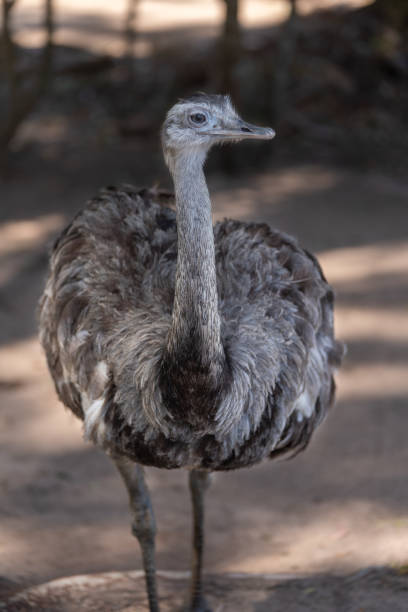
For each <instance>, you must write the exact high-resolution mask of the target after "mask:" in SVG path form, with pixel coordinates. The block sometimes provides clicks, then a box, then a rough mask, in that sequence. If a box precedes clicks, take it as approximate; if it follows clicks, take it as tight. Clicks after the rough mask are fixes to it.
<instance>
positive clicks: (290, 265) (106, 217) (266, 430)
mask: <svg viewBox="0 0 408 612" xmlns="http://www.w3.org/2000/svg"><path fill="white" fill-rule="evenodd" d="M160 200H163V196H161V197H160V194H158V193H157V194H156V193H154V192H149V191H143V192H139V193H138V192H137V191H135V190H131V189H129V188H127V189H126V188H125V189H122V190H120V189H118V190H110V191H109V190H106V191H105V192H102V193H101V194H100V196H99V197H98V198H95V199H94V200H92V201H91V202H90V203H89V204H88V205H87V207H86V208H85V209H84V210H83V212H82V213H80V214H79V215H77V217H76V218H75V219H74V221H73V222H72V223H71V225H70V226H69V227H68V228H67V229H66V230H65V231H64V233H63V234H62V235H61V237H60V238H59V239H58V241H57V243H56V245H55V248H54V253H53V256H52V266H51V276H50V278H49V281H48V286H47V288H46V291H45V293H44V297H43V300H42V304H41V318H42V342H43V344H44V346H45V348H46V352H47V358H48V363H49V365H50V368H51V372H52V374H53V378H54V381H55V384H56V388H57V391H58V394H59V396H60V398H61V400H62V401H63V402H64V403H65V405H67V406H69V407H70V408H71V409H72V410H73V412H74V413H75V414H76V415H77V416H79V417H81V418H83V419H84V423H85V431H86V435H87V436H88V437H90V438H92V439H93V440H94V441H95V442H97V443H98V444H100V445H102V446H104V447H109V448H110V449H111V450H114V451H116V452H118V453H123V454H125V455H126V456H128V457H129V458H131V459H133V460H134V461H136V462H138V463H142V464H144V465H154V466H157V467H166V468H177V467H183V466H187V467H194V468H207V469H211V470H223V469H230V468H238V467H241V466H244V465H250V464H253V463H256V462H258V461H260V460H262V459H263V458H265V457H268V456H274V455H275V454H278V453H281V452H284V451H287V450H293V449H297V448H302V447H303V446H305V445H306V444H307V442H308V441H309V438H310V435H311V433H312V432H313V430H314V429H315V427H316V425H317V424H318V422H319V421H320V420H321V419H322V417H323V416H324V414H325V412H326V411H327V409H328V407H329V405H330V402H331V399H332V395H333V382H332V370H333V367H334V366H336V365H337V363H338V358H339V349H338V345H337V344H336V343H335V341H334V340H333V336H332V331H331V330H332V301H333V296H332V292H331V290H330V288H329V286H328V285H327V283H326V282H325V280H324V278H323V276H322V274H321V271H320V268H319V266H318V264H317V262H316V260H315V258H314V257H312V256H311V255H309V254H308V253H307V252H305V251H304V250H302V249H300V248H299V246H298V245H297V243H296V241H295V240H294V239H292V238H290V237H289V236H287V235H285V234H282V233H280V232H278V231H275V230H272V229H271V228H270V227H269V226H267V225H265V224H248V223H241V222H238V221H224V222H222V223H217V224H216V225H215V227H214V243H215V262H216V278H217V296H218V310H219V316H220V321H221V343H222V348H223V352H224V354H223V355H222V354H221V355H220V356H218V355H216V356H212V359H211V360H210V362H206V361H205V359H203V357H202V356H201V355H200V354H199V350H198V348H197V347H199V346H200V338H199V337H197V334H199V333H200V330H199V329H197V327H195V326H194V321H186V322H185V324H186V325H190V329H189V330H188V333H187V335H186V338H187V342H186V341H184V344H183V345H182V346H177V349H176V352H175V356H176V358H174V357H173V355H170V354H169V348H168V338H169V335H170V333H171V324H172V311H173V303H174V292H175V277H176V266H177V221H176V215H175V212H174V211H173V210H171V209H170V208H168V207H167V206H165V205H163V204H162V203H161V201H160Z"/></svg>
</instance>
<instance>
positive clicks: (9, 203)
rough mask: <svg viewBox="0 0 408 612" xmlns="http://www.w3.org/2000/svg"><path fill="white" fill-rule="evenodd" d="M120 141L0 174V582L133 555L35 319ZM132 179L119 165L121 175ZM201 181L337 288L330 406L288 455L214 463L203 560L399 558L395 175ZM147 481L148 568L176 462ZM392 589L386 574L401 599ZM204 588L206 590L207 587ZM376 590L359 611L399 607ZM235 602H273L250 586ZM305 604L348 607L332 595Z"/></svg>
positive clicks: (403, 204)
mask: <svg viewBox="0 0 408 612" xmlns="http://www.w3.org/2000/svg"><path fill="white" fill-rule="evenodd" d="M132 155H133V153H129V155H128V159H127V161H126V163H124V165H123V166H122V167H121V168H120V167H119V162H115V154H114V152H113V153H112V159H111V160H109V163H108V162H106V161H105V166H104V162H103V160H100V164H99V165H98V163H94V162H95V160H94V161H93V162H92V163H93V164H94V172H93V174H88V176H87V180H86V181H84V180H79V178H78V177H79V170H81V171H82V176H84V175H85V170H84V168H85V169H86V167H87V163H88V161H87V160H86V159H71V158H69V156H67V159H66V164H65V170H64V172H61V171H59V173H58V171H57V170H55V167H54V166H53V165H52V161H49V160H48V161H47V160H42V161H41V163H40V164H38V165H37V166H35V164H34V165H31V168H32V169H31V171H30V173H29V174H28V173H27V174H24V172H23V170H20V169H19V168H17V170H16V172H15V175H14V176H11V177H10V178H9V179H8V180H7V181H6V182H5V183H3V185H2V189H1V193H2V195H1V198H2V202H1V208H0V406H1V410H0V423H1V428H0V437H1V445H0V448H1V451H0V453H1V456H0V491H1V496H0V514H1V524H2V527H1V531H0V550H1V552H0V574H1V576H2V578H1V582H0V587H2V589H3V592H4V593H5V594H6V593H9V592H13V591H14V590H15V588H16V587H17V586H26V585H33V584H39V583H41V582H43V581H46V580H50V579H53V578H57V577H62V576H69V575H72V574H82V573H89V572H106V571H112V570H119V571H120V570H130V569H137V568H140V567H141V562H140V554H139V549H138V546H137V543H136V542H135V541H134V540H133V538H132V537H131V535H130V534H129V514H128V510H127V499H126V494H125V491H124V488H123V486H122V484H121V482H120V481H119V478H118V476H117V475H116V473H115V470H114V468H113V466H112V465H111V464H110V461H109V459H108V458H106V457H105V456H104V455H103V454H102V453H101V452H100V451H98V450H96V449H94V448H93V447H92V446H90V445H89V444H85V443H84V442H83V440H82V436H81V428H80V424H79V422H77V421H76V420H75V418H74V417H73V416H71V415H70V414H68V413H67V412H66V411H65V410H64V409H63V407H62V405H61V404H59V403H58V401H57V399H56V396H55V393H54V390H53V388H52V385H51V381H50V379H49V377H48V374H47V370H46V366H45V363H44V359H43V356H42V353H41V350H40V348H39V345H38V342H37V339H36V326H35V307H36V302H37V299H38V296H39V294H40V292H41V288H42V286H43V279H44V275H45V271H46V265H47V248H48V245H49V243H50V240H51V239H52V237H53V235H55V232H56V231H57V230H58V229H59V228H60V227H61V226H62V225H63V223H64V220H65V219H67V218H69V217H70V216H71V215H72V214H73V212H74V211H75V209H76V208H78V206H80V204H81V203H82V202H83V201H84V200H85V199H86V198H87V197H88V196H89V195H91V194H92V193H93V191H94V189H95V187H96V185H98V184H99V185H100V184H104V183H106V182H107V181H108V182H115V181H116V180H119V179H125V180H129V178H131V174H132V172H131V167H132V163H131V162H132ZM122 162H123V159H122ZM89 163H90V162H89ZM115 163H117V166H115ZM141 164H142V162H141ZM139 167H140V164H139ZM142 178H143V177H142V174H140V173H139V174H135V176H134V180H135V182H139V183H140V182H143V180H142ZM149 182H150V178H149ZM210 182H211V187H212V193H213V199H214V212H215V216H216V217H223V216H234V217H237V218H241V219H264V220H266V221H268V222H270V223H272V224H273V225H275V226H277V227H279V228H281V229H284V230H286V231H289V232H291V233H294V234H295V235H297V236H298V237H299V239H300V240H301V242H302V243H303V244H304V245H305V246H307V247H309V248H311V249H313V250H314V251H315V252H317V253H318V254H319V257H320V260H321V261H322V263H323V266H324V269H325V272H326V273H327V276H328V279H329V281H330V282H331V283H332V284H333V285H334V287H335V290H336V293H337V314H336V325H337V330H338V335H339V336H340V338H342V339H344V340H345V341H346V342H347V343H348V347H349V353H348V356H347V359H346V361H345V364H344V367H343V369H342V370H341V373H340V374H339V376H338V389H339V392H338V401H337V405H336V408H335V410H334V411H333V412H332V414H331V415H330V416H329V418H328V419H327V421H326V422H325V423H324V425H323V426H322V427H321V429H320V430H319V432H318V434H317V435H316V436H315V438H314V440H313V442H312V444H311V446H310V448H309V449H308V450H307V451H306V452H305V453H304V454H302V455H301V456H299V457H298V458H296V459H295V460H293V461H283V462H275V463H266V464H263V465H260V466H258V467H255V468H253V469H251V470H241V471H237V472H234V473H228V474H219V475H217V477H216V478H215V481H214V483H213V486H212V487H211V489H210V490H209V492H208V499H207V502H208V503H207V509H208V510H207V525H206V529H207V547H206V559H205V565H206V570H207V571H208V572H209V573H211V574H220V573H222V572H245V573H254V572H257V573H261V572H267V573H271V572H272V573H273V572H289V573H293V574H295V575H296V574H297V573H306V574H309V573H311V574H312V575H313V574H315V573H321V572H323V573H327V572H330V573H332V574H333V573H334V574H341V573H350V572H353V571H357V570H358V571H360V570H364V569H365V568H369V567H371V566H382V565H388V566H394V567H401V566H403V565H404V564H405V563H407V562H408V485H407V468H406V466H407V462H408V446H407V443H406V438H407V433H406V432H407V427H408V412H407V405H406V397H407V391H408V376H407V361H408V355H407V345H408V316H407V311H406V302H407V296H408V278H407V269H408V237H407V231H408V207H407V204H408V201H407V195H408V186H407V184H406V183H404V182H402V181H397V180H396V179H393V178H391V177H386V176H381V175H379V174H378V172H377V173H375V174H374V173H373V174H370V173H366V174H361V173H356V172H352V171H346V170H340V169H335V168H327V167H324V166H315V165H310V166H294V167H285V168H280V169H275V170H271V171H268V172H264V173H262V174H259V175H256V176H251V177H242V178H241V179H234V180H226V179H225V178H221V177H217V176H215V177H212V179H211V181H210ZM148 482H149V485H150V488H151V491H152V496H153V501H154V505H155V509H156V516H157V522H158V527H159V532H158V539H157V563H158V567H159V568H161V569H164V570H177V571H178V570H186V569H188V567H189V550H190V536H189V522H190V509H189V499H188V492H187V488H186V474H185V473H184V472H182V471H171V472H164V471H160V470H156V469H149V470H148ZM330 580H331V579H330ZM333 580H335V579H334V578H333ZM329 582H330V581H329ZM319 584H320V583H319ZM327 584H329V583H327ZM330 584H331V583H330ZM404 584H405V583H404ZM377 586H378V585H377ZM329 587H330V585H329V586H328V587H327V588H329ZM302 588H303V587H302ZM308 588H312V589H317V591H318V588H320V587H317V586H316V585H314V586H312V587H310V586H306V587H304V589H308ZM330 588H331V587H330ZM404 589H405V587H404V588H401V589H400V591H398V589H397V590H396V592H397V597H400V599H399V600H398V601H399V602H400V604H401V606H404V605H405V604H406V601H407V599H406V596H407V594H406V590H404ZM221 590H222V589H221ZM391 590H392V589H391ZM317 591H316V592H317ZM311 592H312V591H310V593H311ZM214 593H215V595H214ZM214 593H213V595H214V597H216V596H217V593H218V597H220V595H219V593H220V589H218V590H215V591H214ZM293 593H295V595H293V597H294V598H295V600H296V601H298V603H299V602H300V603H299V606H300V607H296V608H293V610H296V611H297V610H312V609H315V608H313V607H312V606H311V604H310V603H309V604H307V603H306V604H305V605H304V606H303V607H302V605H301V602H302V601H303V599H302V597H303V596H302V597H301V594H302V593H303V591H302V589H300V590H299V592H298V591H297V590H296V589H295V590H294V591H293ZM296 593H299V597H298V599H296V597H297V595H296ZM398 593H400V595H398ZM377 599H378V597H377V596H374V595H373V597H372V604H373V606H372V607H367V608H365V607H364V606H362V607H361V610H366V611H367V612H368V611H369V610H370V611H371V610H384V611H386V610H390V609H393V610H394V609H395V610H397V609H401V610H403V609H406V608H404V607H400V608H398V607H391V608H390V607H387V606H386V605H385V604H384V606H385V607H380V608H379V607H374V602H376V601H377ZM282 601H283V600H282ZM327 601H329V600H327ZM330 601H331V600H330ZM254 602H255V599H254ZM402 602H405V603H402ZM281 605H282V606H283V605H284V604H283V603H282V602H281ZM322 605H323V604H322ZM376 605H377V603H376ZM407 606H408V604H407ZM40 609H42V608H40ZM54 609H61V610H62V609H63V608H58V607H56V608H54ZM84 609H85V608H84ZM112 609H119V608H112ZM137 609H139V610H141V609H142V608H140V607H139V608H137ZM228 609H229V608H228ZM231 609H232V608H231ZM242 609H244V608H242ZM248 609H251V610H252V609H253V610H272V609H276V610H283V609H285V610H286V609H288V610H289V608H286V607H278V608H273V606H272V605H271V606H270V607H267V606H266V607H265V606H264V607H256V605H255V603H254V607H251V608H248ZM290 609H292V608H290ZM316 609H317V610H325V611H331V610H343V609H344V610H354V611H356V612H357V611H358V610H359V608H358V607H353V606H351V607H349V608H348V607H347V606H346V607H336V606H334V607H333V605H332V604H330V603H328V604H327V606H326V607H324V606H323V607H317V608H316ZM225 610H227V608H225Z"/></svg>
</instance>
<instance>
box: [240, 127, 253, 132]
mask: <svg viewBox="0 0 408 612" xmlns="http://www.w3.org/2000/svg"><path fill="white" fill-rule="evenodd" d="M241 132H252V130H250V129H249V128H247V127H242V128H241Z"/></svg>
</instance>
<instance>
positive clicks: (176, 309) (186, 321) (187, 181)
mask: <svg viewBox="0 0 408 612" xmlns="http://www.w3.org/2000/svg"><path fill="white" fill-rule="evenodd" d="M205 155H206V151H203V149H202V148H196V149H189V150H187V151H185V152H181V153H179V154H178V155H177V156H176V157H175V158H173V160H172V161H173V163H172V164H171V167H170V169H171V173H172V175H173V180H174V187H175V194H176V207H177V228H178V257H177V274H176V285H175V297H174V305H173V315H172V327H171V331H170V335H169V339H168V350H169V352H170V354H172V355H173V356H174V357H175V358H177V353H179V352H180V351H181V352H183V351H185V350H186V348H187V347H189V349H190V350H191V349H192V348H193V354H194V355H195V357H196V358H198V359H199V360H200V362H201V364H202V365H206V366H210V365H211V364H215V363H218V364H219V362H220V359H221V358H222V356H223V348H222V344H221V339H220V317H219V314H218V298H217V279H216V271H215V250H214V234H213V224H212V215H211V201H210V196H209V193H208V189H207V184H206V180H205V176H204V171H203V164H204V160H205ZM192 343H194V347H192ZM186 357H187V356H186V355H183V358H184V359H185V358H186Z"/></svg>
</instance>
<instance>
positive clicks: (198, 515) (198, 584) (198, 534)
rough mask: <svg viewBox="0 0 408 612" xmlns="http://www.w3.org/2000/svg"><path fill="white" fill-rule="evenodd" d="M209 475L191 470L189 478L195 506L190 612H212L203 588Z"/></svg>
mask: <svg viewBox="0 0 408 612" xmlns="http://www.w3.org/2000/svg"><path fill="white" fill-rule="evenodd" d="M209 477H210V475H209V473H208V472H201V471H199V470H191V472H190V477H189V484H190V494H191V501H192V504H193V562H192V575H191V589H190V604H189V607H188V609H187V610H188V612H212V611H211V608H210V607H209V605H208V604H207V602H206V600H205V598H204V595H203V587H202V565H203V548H204V492H205V490H206V489H207V488H208V485H209Z"/></svg>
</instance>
